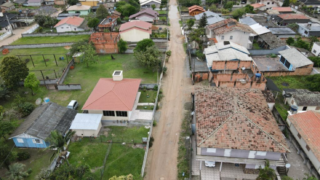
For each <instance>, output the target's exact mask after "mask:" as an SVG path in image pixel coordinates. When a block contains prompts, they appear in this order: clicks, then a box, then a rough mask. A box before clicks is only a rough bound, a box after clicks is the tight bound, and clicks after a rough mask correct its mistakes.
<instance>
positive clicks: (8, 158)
mask: <svg viewBox="0 0 320 180" xmlns="http://www.w3.org/2000/svg"><path fill="white" fill-rule="evenodd" d="M0 159H1V163H2V164H1V163H0V166H4V167H5V168H7V169H8V170H9V165H10V164H11V162H12V161H14V160H15V159H16V156H15V155H14V154H13V153H12V152H11V150H10V149H9V147H8V146H7V145H6V144H0Z"/></svg>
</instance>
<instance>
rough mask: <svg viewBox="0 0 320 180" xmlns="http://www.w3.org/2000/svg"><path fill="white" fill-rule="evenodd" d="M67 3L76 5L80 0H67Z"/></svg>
mask: <svg viewBox="0 0 320 180" xmlns="http://www.w3.org/2000/svg"><path fill="white" fill-rule="evenodd" d="M67 3H68V4H69V5H72V6H73V5H76V4H77V3H79V0H67Z"/></svg>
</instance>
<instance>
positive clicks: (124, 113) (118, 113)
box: [117, 111, 128, 117]
mask: <svg viewBox="0 0 320 180" xmlns="http://www.w3.org/2000/svg"><path fill="white" fill-rule="evenodd" d="M117 116H121V117H128V115H127V111H117Z"/></svg>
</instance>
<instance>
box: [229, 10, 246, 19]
mask: <svg viewBox="0 0 320 180" xmlns="http://www.w3.org/2000/svg"><path fill="white" fill-rule="evenodd" d="M245 13H246V9H245V8H239V9H236V10H234V11H232V16H233V18H235V19H238V18H240V17H242V15H244V14H245Z"/></svg>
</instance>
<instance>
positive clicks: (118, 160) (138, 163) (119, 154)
mask: <svg viewBox="0 0 320 180" xmlns="http://www.w3.org/2000/svg"><path fill="white" fill-rule="evenodd" d="M148 131H149V129H146V128H144V127H140V128H139V127H133V128H127V127H105V128H104V133H103V134H104V135H102V136H100V137H99V138H96V139H90V138H83V139H82V140H81V141H78V142H73V143H71V144H70V146H69V148H68V149H69V151H70V152H71V154H70V157H69V161H70V163H71V164H74V165H76V166H77V165H81V164H88V165H89V166H90V168H91V172H92V173H93V174H94V176H95V179H100V173H101V170H102V169H103V160H104V158H105V155H106V153H107V149H108V146H109V143H107V142H109V141H110V140H111V139H112V141H113V143H112V146H111V150H110V153H109V155H108V158H107V161H106V166H105V169H104V174H103V179H109V178H111V177H112V176H115V175H116V176H120V175H128V174H132V175H133V176H134V179H142V178H141V176H140V173H141V167H142V162H143V157H144V149H143V148H142V147H143V146H141V142H142V137H147V136H148ZM132 139H134V141H135V143H139V144H140V145H136V146H135V145H134V144H133V143H132ZM124 142H125V143H124Z"/></svg>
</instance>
